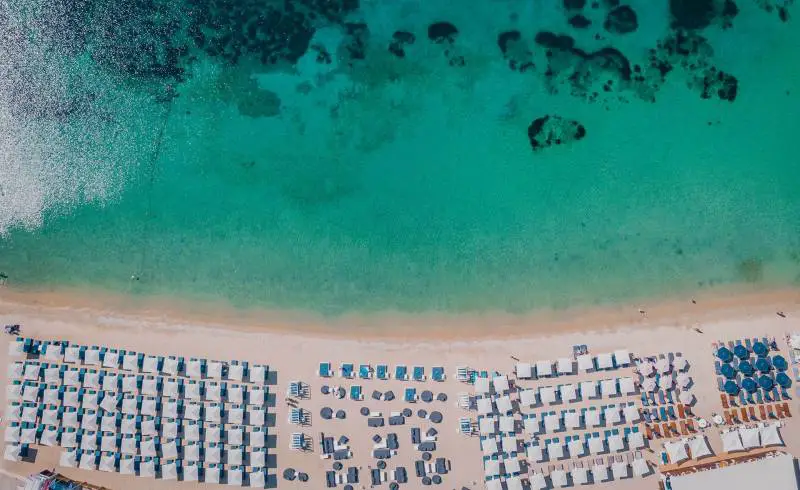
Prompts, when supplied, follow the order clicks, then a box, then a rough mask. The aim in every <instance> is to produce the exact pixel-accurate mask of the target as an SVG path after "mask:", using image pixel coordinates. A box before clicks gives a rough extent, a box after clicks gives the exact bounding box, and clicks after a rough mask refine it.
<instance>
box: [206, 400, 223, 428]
mask: <svg viewBox="0 0 800 490" xmlns="http://www.w3.org/2000/svg"><path fill="white" fill-rule="evenodd" d="M205 412H206V413H205V420H206V421H207V422H213V423H215V424H219V423H220V422H222V407H220V406H219V405H217V404H215V403H214V404H207V405H206V407H205Z"/></svg>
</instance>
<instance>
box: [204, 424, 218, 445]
mask: <svg viewBox="0 0 800 490" xmlns="http://www.w3.org/2000/svg"><path fill="white" fill-rule="evenodd" d="M205 441H206V442H214V443H217V442H220V441H222V428H221V427H220V426H219V425H217V424H209V425H207V426H206V427H205Z"/></svg>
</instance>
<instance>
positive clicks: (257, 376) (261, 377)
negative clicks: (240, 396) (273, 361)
mask: <svg viewBox="0 0 800 490" xmlns="http://www.w3.org/2000/svg"><path fill="white" fill-rule="evenodd" d="M248 378H249V379H250V382H251V383H255V384H263V383H265V382H266V381H267V368H266V366H262V365H261V364H254V365H252V366H250V376H248Z"/></svg>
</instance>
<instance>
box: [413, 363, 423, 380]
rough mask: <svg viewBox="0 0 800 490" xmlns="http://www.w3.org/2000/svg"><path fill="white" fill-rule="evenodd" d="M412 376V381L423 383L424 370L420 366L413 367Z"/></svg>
mask: <svg viewBox="0 0 800 490" xmlns="http://www.w3.org/2000/svg"><path fill="white" fill-rule="evenodd" d="M412 375H413V379H414V381H425V379H426V378H425V368H424V367H422V366H414V369H413V371H412Z"/></svg>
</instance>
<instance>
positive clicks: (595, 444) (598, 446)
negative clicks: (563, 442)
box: [589, 437, 606, 454]
mask: <svg viewBox="0 0 800 490" xmlns="http://www.w3.org/2000/svg"><path fill="white" fill-rule="evenodd" d="M605 450H606V445H605V443H603V439H601V438H599V437H590V438H589V452H590V453H592V454H600V453H602V452H604V451H605Z"/></svg>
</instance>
